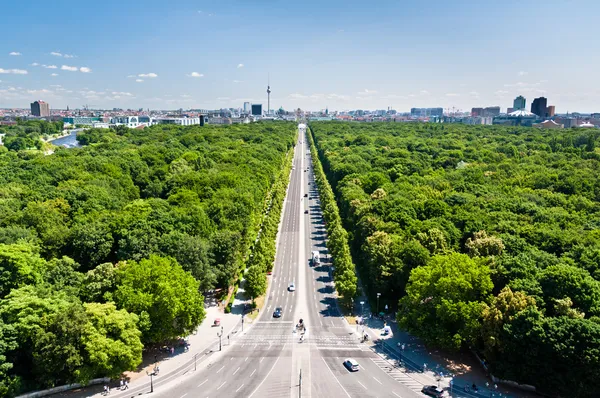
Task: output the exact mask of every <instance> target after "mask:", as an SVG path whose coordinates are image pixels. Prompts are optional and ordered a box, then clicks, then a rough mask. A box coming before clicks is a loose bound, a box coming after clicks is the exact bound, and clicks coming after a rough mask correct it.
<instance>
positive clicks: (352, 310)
mask: <svg viewBox="0 0 600 398" xmlns="http://www.w3.org/2000/svg"><path fill="white" fill-rule="evenodd" d="M350 300H351V301H352V307H351V308H350V316H352V313H353V312H354V298H352V297H350Z"/></svg>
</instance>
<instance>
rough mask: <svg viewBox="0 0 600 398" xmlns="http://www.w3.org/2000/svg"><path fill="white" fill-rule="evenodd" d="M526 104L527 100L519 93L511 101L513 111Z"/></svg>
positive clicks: (522, 107)
mask: <svg viewBox="0 0 600 398" xmlns="http://www.w3.org/2000/svg"><path fill="white" fill-rule="evenodd" d="M526 105H527V100H526V99H525V97H523V96H522V95H519V96H518V97H517V98H515V100H514V101H513V108H514V110H515V111H519V110H522V109H525V106H526Z"/></svg>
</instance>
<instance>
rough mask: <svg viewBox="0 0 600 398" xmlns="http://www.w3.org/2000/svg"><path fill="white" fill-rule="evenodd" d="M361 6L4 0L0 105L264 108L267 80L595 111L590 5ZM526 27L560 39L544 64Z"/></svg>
mask: <svg viewBox="0 0 600 398" xmlns="http://www.w3.org/2000/svg"><path fill="white" fill-rule="evenodd" d="M360 4H361V3H358V2H356V4H355V2H353V1H351V2H349V3H348V2H343V3H342V2H338V1H333V2H328V4H327V5H322V4H320V3H317V2H314V1H312V0H311V1H308V2H305V3H303V4H301V5H293V4H285V5H284V4H273V5H269V6H267V5H264V4H260V3H252V2H233V3H230V4H229V5H227V6H223V5H214V4H211V3H208V2H200V3H198V2H191V1H183V2H181V4H180V6H178V7H177V9H174V10H171V9H169V10H166V9H165V8H164V5H163V4H161V3H159V2H158V1H149V2H145V3H141V2H131V3H127V4H122V3H117V2H114V1H108V2H107V3H106V6H105V7H104V8H103V9H100V10H97V11H96V10H95V11H94V14H93V15H94V16H93V18H91V17H90V15H91V14H89V11H90V10H89V9H88V8H86V7H82V6H81V5H79V3H75V2H72V1H59V2H54V3H52V4H49V3H48V4H46V3H41V4H39V5H36V6H35V7H33V8H31V9H23V7H19V6H18V5H16V4H15V5H7V7H5V10H4V14H3V18H4V19H3V24H1V25H0V33H1V34H3V36H5V37H11V40H10V41H8V40H4V41H3V42H2V44H0V107H3V108H6V107H21V108H27V107H28V106H29V104H30V103H31V102H32V101H35V100H38V99H41V100H44V101H47V102H49V103H50V104H51V105H52V107H53V108H63V109H64V108H66V107H67V106H70V107H71V108H81V107H83V105H90V107H94V108H109V109H110V108H113V107H122V108H134V109H137V108H152V109H177V108H184V109H189V108H228V107H236V108H237V107H241V106H242V105H243V103H244V102H251V103H257V104H263V107H265V105H267V95H266V92H265V89H264V86H265V84H269V85H270V86H271V87H272V88H273V94H272V95H271V109H273V110H277V109H278V108H279V107H280V106H283V107H284V108H286V109H293V108H297V107H300V108H302V109H311V110H316V109H324V108H326V107H328V108H329V109H335V110H347V109H387V107H392V108H393V109H396V110H398V111H400V112H408V111H409V110H410V109H411V108H414V107H417V108H421V107H423V108H424V107H443V108H456V109H460V110H461V111H463V112H468V111H469V110H470V109H471V108H472V107H488V106H500V107H501V108H502V109H503V110H504V109H506V108H508V107H511V105H512V101H513V99H514V98H515V97H516V96H518V95H523V96H524V97H525V98H528V99H529V102H528V106H529V104H530V103H531V100H532V99H533V98H536V97H542V96H543V97H547V98H551V101H552V104H553V105H555V106H556V109H557V110H558V112H559V113H566V112H567V111H569V112H573V111H578V112H597V111H599V110H600V90H599V89H598V88H597V87H600V85H599V84H598V81H597V78H596V77H595V76H596V74H595V73H594V68H595V65H597V64H598V61H600V55H598V54H597V53H596V52H594V51H586V50H587V48H588V47H587V44H586V40H585V39H586V38H589V37H593V36H595V35H594V32H595V31H597V30H598V28H597V27H596V25H594V24H593V21H592V19H593V15H595V14H597V12H598V11H600V5H598V4H596V3H595V2H592V1H578V2H577V5H578V6H580V7H581V8H582V9H586V13H584V14H583V15H577V18H573V19H564V20H561V29H560V30H557V29H555V27H554V26H553V25H551V24H536V23H534V21H535V20H538V19H539V20H547V19H548V18H550V17H551V16H552V15H554V14H555V10H556V9H555V7H553V6H552V5H553V3H552V2H548V1H545V2H538V1H534V2H530V3H528V4H522V3H517V2H516V1H507V2H503V3H502V4H498V5H485V7H484V9H483V10H482V9H477V10H473V9H472V8H473V7H471V6H470V5H468V4H447V3H445V2H441V1H433V2H430V3H428V4H429V6H428V7H422V6H407V5H401V4H400V5H399V4H396V3H392V2H383V3H381V4H379V5H378V7H377V8H372V9H369V8H364V7H363V6H361V7H358V6H359V5H360ZM116 9H118V11H119V12H115V10H116ZM381 10H386V12H385V13H382V12H381ZM67 15H68V18H67ZM456 26H460V27H461V29H456ZM517 26H518V29H516V28H515V27H517ZM74 32H77V34H74ZM277 32H283V33H284V34H276V33H277ZM532 34H536V35H537V36H539V37H545V38H546V40H547V42H548V43H551V44H552V45H553V46H555V47H556V48H557V49H558V50H559V51H558V52H557V54H555V56H553V59H552V62H549V59H547V57H543V56H541V54H542V52H543V51H542V50H537V49H535V48H533V47H531V46H530V45H529V44H528V42H527V37H529V36H531V35H532ZM39 36H43V37H48V38H49V39H50V40H44V41H39V40H37V39H36V38H37V37H39ZM49 43H50V44H49ZM545 53H546V54H547V53H548V52H545ZM584 58H585V62H582V59H584ZM268 74H269V75H270V78H268Z"/></svg>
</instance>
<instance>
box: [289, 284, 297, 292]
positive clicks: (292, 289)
mask: <svg viewBox="0 0 600 398" xmlns="http://www.w3.org/2000/svg"><path fill="white" fill-rule="evenodd" d="M288 290H289V291H290V292H294V291H296V285H294V282H292V283H290V285H289V286H288Z"/></svg>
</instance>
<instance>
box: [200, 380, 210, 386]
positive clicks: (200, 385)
mask: <svg viewBox="0 0 600 398" xmlns="http://www.w3.org/2000/svg"><path fill="white" fill-rule="evenodd" d="M207 381H208V379H206V380H204V381H203V382H202V383H200V384H198V387H202V384H204V383H206V382H207Z"/></svg>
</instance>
